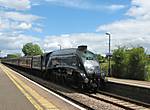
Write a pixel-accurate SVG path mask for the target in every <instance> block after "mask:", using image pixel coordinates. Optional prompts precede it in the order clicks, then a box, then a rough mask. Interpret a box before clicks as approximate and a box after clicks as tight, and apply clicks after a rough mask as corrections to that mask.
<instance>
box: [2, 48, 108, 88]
mask: <svg viewBox="0 0 150 110" xmlns="http://www.w3.org/2000/svg"><path fill="white" fill-rule="evenodd" d="M2 63H4V64H8V65H11V66H13V67H17V68H21V69H22V70H24V71H31V73H34V75H37V76H39V77H42V78H44V79H48V80H50V81H54V82H60V83H63V84H70V85H73V86H76V87H79V88H81V89H94V90H96V89H98V88H101V87H102V86H103V85H104V82H105V74H104V73H102V72H101V70H100V65H99V62H98V60H97V58H96V55H95V54H94V53H92V52H90V51H89V50H87V46H78V48H69V49H62V50H57V51H53V52H49V53H46V54H44V55H38V56H32V57H21V58H16V59H3V60H2Z"/></svg>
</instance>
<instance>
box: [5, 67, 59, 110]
mask: <svg viewBox="0 0 150 110" xmlns="http://www.w3.org/2000/svg"><path fill="white" fill-rule="evenodd" d="M5 69H6V68H5ZM6 71H7V73H8V74H9V75H11V76H12V77H13V78H14V79H15V81H17V82H18V83H19V84H20V85H22V87H23V88H24V89H25V90H26V91H28V92H29V93H30V94H31V95H32V96H33V97H34V98H35V99H36V100H37V101H38V102H39V103H40V104H41V105H42V106H44V108H46V110H51V109H55V110H58V108H57V107H56V106H54V105H53V104H52V103H50V102H49V101H48V100H46V99H45V98H44V97H42V96H40V95H39V94H38V93H37V92H36V91H35V90H33V89H32V88H30V87H29V86H27V85H26V84H25V83H24V82H23V81H21V80H20V79H18V78H17V77H16V76H14V75H13V74H11V73H10V69H6Z"/></svg>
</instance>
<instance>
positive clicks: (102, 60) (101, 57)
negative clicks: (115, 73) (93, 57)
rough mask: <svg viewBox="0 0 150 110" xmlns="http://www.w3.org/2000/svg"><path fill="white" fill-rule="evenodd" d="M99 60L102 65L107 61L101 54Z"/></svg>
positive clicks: (98, 56)
mask: <svg viewBox="0 0 150 110" xmlns="http://www.w3.org/2000/svg"><path fill="white" fill-rule="evenodd" d="M97 59H98V61H99V62H100V63H104V62H105V61H106V58H105V57H103V56H101V55H100V54H98V55H97Z"/></svg>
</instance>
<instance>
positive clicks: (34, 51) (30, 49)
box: [22, 43, 43, 56]
mask: <svg viewBox="0 0 150 110" xmlns="http://www.w3.org/2000/svg"><path fill="white" fill-rule="evenodd" d="M22 52H23V53H24V54H25V56H34V55H42V54H43V52H42V50H41V48H40V46H39V45H37V44H33V43H27V44H25V45H24V46H23V48H22Z"/></svg>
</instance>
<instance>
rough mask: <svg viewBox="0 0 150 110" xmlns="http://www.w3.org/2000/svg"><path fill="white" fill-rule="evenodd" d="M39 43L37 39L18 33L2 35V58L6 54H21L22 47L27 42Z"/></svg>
mask: <svg viewBox="0 0 150 110" xmlns="http://www.w3.org/2000/svg"><path fill="white" fill-rule="evenodd" d="M39 41H40V39H39V38H37V37H33V36H29V35H24V34H18V33H2V34H1V35H0V44H1V45H0V50H2V51H4V52H3V56H4V55H6V54H7V53H12V52H21V49H22V47H23V45H24V44H26V43H28V42H33V43H39ZM5 52H7V53H5Z"/></svg>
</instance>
